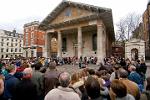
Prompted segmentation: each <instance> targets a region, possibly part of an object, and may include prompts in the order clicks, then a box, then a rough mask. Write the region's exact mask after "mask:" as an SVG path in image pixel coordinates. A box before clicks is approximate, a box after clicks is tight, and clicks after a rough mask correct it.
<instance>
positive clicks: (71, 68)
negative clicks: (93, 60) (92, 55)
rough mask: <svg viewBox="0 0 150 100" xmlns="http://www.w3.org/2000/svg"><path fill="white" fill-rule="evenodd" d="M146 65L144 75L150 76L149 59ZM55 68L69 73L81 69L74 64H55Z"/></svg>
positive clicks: (95, 67) (91, 66) (92, 66)
mask: <svg viewBox="0 0 150 100" xmlns="http://www.w3.org/2000/svg"><path fill="white" fill-rule="evenodd" d="M146 65H147V66H148V67H147V72H146V77H148V76H150V61H147V62H146ZM88 68H92V69H95V70H97V69H98V68H99V67H98V66H97V65H92V64H89V65H88ZM57 69H58V71H67V72H69V73H70V74H72V73H74V72H79V71H81V70H82V69H79V67H78V65H75V66H73V65H63V66H57Z"/></svg>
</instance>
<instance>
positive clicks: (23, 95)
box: [14, 68, 37, 100]
mask: <svg viewBox="0 0 150 100" xmlns="http://www.w3.org/2000/svg"><path fill="white" fill-rule="evenodd" d="M23 73H24V76H23V79H22V80H21V81H20V82H19V83H18V85H17V86H16V89H15V92H14V100H37V90H36V85H35V84H34V83H32V81H31V80H30V79H31V77H32V69H31V68H25V69H24V71H23Z"/></svg>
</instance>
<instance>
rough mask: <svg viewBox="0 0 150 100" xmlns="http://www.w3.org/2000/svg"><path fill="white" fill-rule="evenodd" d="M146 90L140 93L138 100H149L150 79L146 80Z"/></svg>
mask: <svg viewBox="0 0 150 100" xmlns="http://www.w3.org/2000/svg"><path fill="white" fill-rule="evenodd" d="M145 85H146V90H145V91H143V92H142V94H141V98H140V100H150V77H148V78H147V79H146V84H145Z"/></svg>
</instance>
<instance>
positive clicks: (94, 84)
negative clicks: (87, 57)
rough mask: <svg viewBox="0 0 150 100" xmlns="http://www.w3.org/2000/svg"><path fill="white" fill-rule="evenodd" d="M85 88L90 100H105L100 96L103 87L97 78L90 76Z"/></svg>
mask: <svg viewBox="0 0 150 100" xmlns="http://www.w3.org/2000/svg"><path fill="white" fill-rule="evenodd" d="M85 88H86V91H87V94H88V96H89V100H104V97H102V96H101V94H100V88H101V87H100V84H99V82H98V80H97V79H96V78H94V77H92V76H89V77H88V78H87V80H86V81H85Z"/></svg>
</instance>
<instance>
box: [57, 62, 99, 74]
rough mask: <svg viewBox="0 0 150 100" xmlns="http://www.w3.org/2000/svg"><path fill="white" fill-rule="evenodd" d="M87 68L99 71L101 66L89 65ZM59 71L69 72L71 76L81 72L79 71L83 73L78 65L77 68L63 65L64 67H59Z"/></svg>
mask: <svg viewBox="0 0 150 100" xmlns="http://www.w3.org/2000/svg"><path fill="white" fill-rule="evenodd" d="M87 68H92V69H94V70H97V69H98V68H99V66H97V65H93V64H89V65H88V66H87ZM57 70H58V71H67V72H69V73H70V74H72V73H74V72H79V71H81V70H82V69H80V68H79V67H78V65H75V66H73V65H62V66H57Z"/></svg>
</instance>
